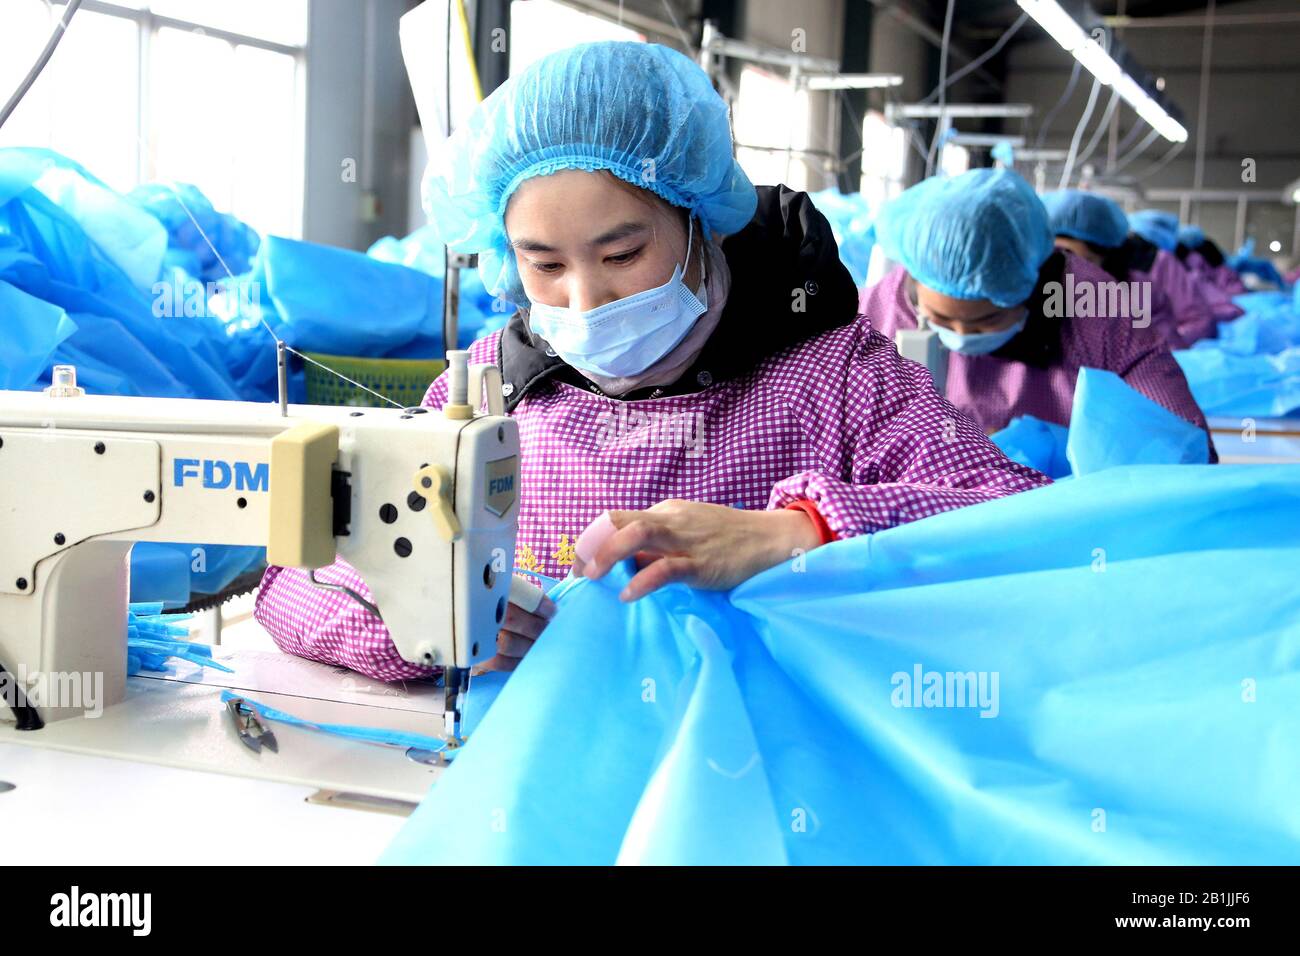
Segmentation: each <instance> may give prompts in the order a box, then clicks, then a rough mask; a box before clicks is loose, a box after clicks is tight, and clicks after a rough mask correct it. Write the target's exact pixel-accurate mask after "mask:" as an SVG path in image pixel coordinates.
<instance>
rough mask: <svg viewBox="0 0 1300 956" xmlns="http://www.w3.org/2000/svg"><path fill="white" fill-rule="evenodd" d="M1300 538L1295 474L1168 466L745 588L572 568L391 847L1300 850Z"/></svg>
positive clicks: (1209, 856) (414, 856)
mask: <svg viewBox="0 0 1300 956" xmlns="http://www.w3.org/2000/svg"><path fill="white" fill-rule="evenodd" d="M1298 557H1300V469H1297V468H1296V467H1294V466H1288V465H1277V466H1223V465H1218V466H1197V465H1145V466H1131V467H1117V468H1111V469H1107V470H1105V471H1101V472H1097V473H1093V474H1088V475H1083V476H1080V477H1077V478H1075V479H1074V480H1071V481H1069V482H1063V483H1060V484H1057V485H1053V486H1050V487H1047V488H1041V489H1037V490H1034V491H1031V492H1027V493H1024V494H1019V495H1014V496H1011V497H1008V498H1003V499H999V500H996V501H992V502H988V503H985V504H981V505H977V506H974V507H970V508H964V509H961V510H958V511H953V512H948V513H945V514H942V515H937V516H934V517H931V518H928V519H925V520H922V521H918V522H915V523H912V524H907V525H903V526H900V527H897V528H893V529H890V530H888V531H884V532H880V533H877V534H872V535H865V536H861V537H856V538H852V539H848V540H844V541H839V542H835V543H832V544H830V545H826V546H823V547H821V548H818V549H816V550H814V551H812V552H810V553H808V554H807V555H805V556H804V557H803V560H802V561H801V562H799V563H796V562H793V561H792V562H788V563H786V564H783V565H779V566H777V567H774V568H771V569H769V570H768V571H766V572H763V573H762V574H759V575H757V576H756V577H754V578H752V579H750V580H749V581H747V582H745V583H744V584H742V585H741V586H739V587H738V588H736V589H734V590H733V591H731V592H728V593H725V594H724V593H710V592H703V591H696V590H692V589H690V588H687V587H685V586H683V585H671V586H669V587H667V588H664V589H662V590H661V591H658V592H656V593H655V594H653V595H651V596H649V597H647V598H645V599H643V600H641V601H637V602H634V603H632V604H623V603H621V602H620V601H619V600H618V598H617V595H618V592H619V590H620V589H621V587H622V586H623V585H624V584H625V583H626V581H627V580H628V579H629V577H630V574H631V566H630V564H629V563H626V562H625V563H624V564H623V565H621V566H619V567H616V568H615V569H613V570H612V571H611V572H610V573H609V575H608V576H607V577H606V578H605V579H603V580H601V581H587V580H585V579H570V580H569V581H567V582H566V583H564V584H562V585H561V586H560V587H559V588H558V589H557V591H556V592H555V593H556V596H557V598H558V600H557V603H558V606H559V611H558V613H557V615H556V617H555V618H554V619H553V620H552V622H551V623H550V625H549V626H548V627H547V630H546V632H545V633H544V634H543V635H542V637H541V639H540V640H538V642H537V644H536V645H535V646H534V648H533V649H532V650H531V651H530V652H529V654H528V656H527V657H526V658H525V659H524V660H523V661H522V663H521V664H520V666H519V668H518V670H517V671H515V673H514V674H513V675H512V676H511V677H510V679H509V680H508V681H507V682H506V684H505V687H504V689H503V690H502V691H501V693H500V695H499V697H498V698H497V699H496V702H495V704H493V706H492V707H491V709H490V710H489V711H488V713H487V714H486V716H485V717H483V719H482V721H481V723H480V724H479V725H478V726H477V727H476V728H475V729H474V732H473V733H472V734H471V736H470V740H469V743H468V745H467V746H466V747H465V748H464V750H462V751H461V752H460V754H459V756H458V757H457V760H456V762H455V764H454V765H453V766H452V767H451V768H450V770H449V771H447V773H446V774H445V775H443V776H442V777H441V778H440V779H439V780H438V782H437V783H436V784H435V785H434V786H433V788H432V789H431V791H430V793H429V794H428V796H427V797H426V798H425V800H424V802H423V803H422V804H421V805H420V807H419V808H418V809H417V811H416V812H415V813H414V814H413V816H412V817H411V819H410V820H409V821H408V823H407V825H406V826H405V828H404V829H403V830H402V831H401V833H400V834H399V836H398V838H397V839H396V840H395V841H394V843H393V844H392V845H391V846H390V847H389V848H388V850H387V852H386V853H385V854H384V857H383V860H384V862H388V863H465V864H472V863H532V864H543V863H562V864H563V863H574V864H577V863H582V864H608V863H615V862H619V863H718V864H722V863H753V864H764V863H801V864H819V863H900V864H904V863H949V864H969V863H980V864H985V863H988V864H993V863H1012V864H1031V863H1047V864H1070V863H1118V864H1138V863H1141V864H1173V863H1195V864H1201V863H1220V864H1226V863H1297V862H1300V803H1298V802H1297V799H1296V796H1297V794H1300V708H1298V707H1296V700H1297V699H1300V588H1298V587H1297V586H1296V578H1295V568H1296V566H1297V558H1298ZM918 668H919V670H920V672H921V673H922V674H923V675H928V674H930V673H936V674H939V675H947V674H949V673H951V674H954V675H964V674H970V675H972V676H973V677H975V678H976V679H977V680H979V679H982V680H984V682H985V683H984V686H985V687H986V688H988V689H990V690H991V689H992V687H993V684H992V680H993V677H994V675H996V679H997V685H996V686H997V694H996V696H995V697H994V696H992V695H990V697H989V704H990V705H989V706H982V705H981V706H969V704H970V700H969V699H967V700H966V703H967V704H968V705H967V706H956V705H957V704H958V703H959V698H958V696H957V695H956V694H950V695H947V696H944V697H942V698H940V702H942V703H945V704H948V705H950V706H926V705H925V703H926V701H925V698H924V697H923V696H922V697H917V696H914V695H911V694H909V695H902V694H900V693H899V691H900V689H901V687H902V684H901V683H900V678H902V679H904V680H905V679H906V678H905V677H903V675H914V674H916V673H917V671H918ZM928 680H929V678H928V677H923V682H924V681H928ZM945 681H946V677H945ZM945 686H946V684H945ZM909 701H910V702H912V703H913V704H915V703H917V702H920V703H921V706H902V704H903V703H906V702H909ZM994 702H995V706H994V705H993V703H994ZM993 712H996V716H989V717H985V716H981V714H984V713H993Z"/></svg>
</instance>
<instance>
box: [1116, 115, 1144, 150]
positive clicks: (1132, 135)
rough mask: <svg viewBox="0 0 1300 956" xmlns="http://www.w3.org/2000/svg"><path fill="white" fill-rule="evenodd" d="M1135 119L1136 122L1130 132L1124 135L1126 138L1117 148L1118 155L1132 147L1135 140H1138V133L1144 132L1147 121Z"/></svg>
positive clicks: (1139, 118) (1140, 118) (1138, 117)
mask: <svg viewBox="0 0 1300 956" xmlns="http://www.w3.org/2000/svg"><path fill="white" fill-rule="evenodd" d="M1134 119H1135V120H1136V122H1135V123H1134V124H1133V125H1132V126H1130V127H1129V131H1128V132H1127V133H1125V134H1124V138H1123V139H1122V140H1120V141H1119V145H1118V146H1116V147H1115V152H1116V153H1117V154H1122V153H1123V152H1124V150H1126V149H1128V148H1129V147H1130V146H1132V145H1133V140H1135V139H1137V137H1138V133H1140V132H1142V127H1144V126H1146V125H1147V121H1146V120H1144V119H1143V118H1142V117H1140V116H1137V117H1134Z"/></svg>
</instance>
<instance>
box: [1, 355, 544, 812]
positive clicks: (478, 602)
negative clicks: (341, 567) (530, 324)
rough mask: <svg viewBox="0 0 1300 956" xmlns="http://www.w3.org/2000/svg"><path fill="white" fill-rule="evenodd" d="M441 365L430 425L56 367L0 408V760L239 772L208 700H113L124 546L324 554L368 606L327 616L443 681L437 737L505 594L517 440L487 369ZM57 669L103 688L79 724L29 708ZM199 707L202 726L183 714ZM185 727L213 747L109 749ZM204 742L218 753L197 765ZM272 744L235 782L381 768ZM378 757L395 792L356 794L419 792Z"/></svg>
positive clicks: (238, 759) (424, 416)
mask: <svg viewBox="0 0 1300 956" xmlns="http://www.w3.org/2000/svg"><path fill="white" fill-rule="evenodd" d="M448 358H449V363H450V364H449V377H450V386H451V391H450V396H451V398H450V401H449V402H448V404H447V405H446V406H445V407H444V408H443V409H440V410H439V409H425V408H418V409H416V408H412V409H405V410H403V409H397V408H391V409H387V408H366V409H357V408H346V407H318V406H284V405H282V406H281V407H280V408H277V407H276V406H275V405H272V404H254V403H238V402H216V401H189V400H170V399H145V398H124V397H114V396H95V395H87V394H84V393H82V390H81V389H79V388H77V387H76V384H75V372H74V371H73V370H71V369H68V368H65V367H61V368H59V369H57V370H56V375H55V379H54V384H53V385H52V386H51V387H50V388H49V389H47V390H46V392H45V393H40V392H7V391H0V667H3V671H0V678H3V681H4V683H5V689H6V691H7V694H6V695H5V696H2V697H0V701H3V704H4V705H5V706H0V744H5V743H8V742H21V743H30V744H33V745H36V746H48V747H52V748H54V749H56V750H65V751H66V750H73V751H77V752H80V753H89V754H107V755H110V756H116V757H123V756H129V757H131V758H134V759H141V760H145V761H148V762H155V763H163V764H171V765H173V766H184V767H189V768H199V769H207V770H213V769H215V770H217V771H218V772H230V773H234V774H243V773H245V772H246V770H247V767H253V764H252V763H248V758H250V757H252V755H245V754H243V753H241V752H240V750H241V749H242V748H240V745H239V743H238V741H237V739H236V738H235V736H234V734H233V733H232V732H230V731H229V729H228V728H227V727H226V726H224V724H223V721H224V717H223V715H222V714H221V710H222V708H220V707H214V706H213V702H212V700H211V699H210V698H211V697H212V695H213V686H208V687H199V686H198V685H195V684H178V685H176V687H175V689H171V688H168V689H167V690H166V691H165V692H164V691H162V690H159V689H158V686H157V685H159V682H157V681H153V682H148V681H146V682H142V683H136V682H137V680H138V679H137V678H132V679H131V680H132V682H133V684H132V687H133V688H134V689H133V690H132V692H131V693H128V690H127V687H128V682H127V677H126V618H127V602H128V595H129V591H130V582H129V567H130V562H129V556H130V550H131V547H132V545H133V544H134V543H135V542H137V541H164V542H202V543H205V544H232V545H265V546H266V547H267V560H268V562H269V563H271V564H277V565H283V566H288V567H297V568H304V569H307V570H308V571H309V573H311V574H312V576H313V578H315V577H316V574H315V571H316V570H318V569H321V568H324V567H327V566H328V565H330V564H331V563H333V561H334V560H335V557H336V556H338V557H342V558H344V559H345V560H346V561H348V562H349V563H350V564H351V565H352V566H353V567H355V568H356V569H357V570H358V572H359V573H360V574H361V576H362V577H363V578H364V580H365V582H366V584H367V586H368V587H369V589H370V591H371V593H372V596H373V600H372V601H367V600H365V598H364V597H363V596H362V595H360V594H356V593H354V592H349V595H350V597H349V598H348V599H349V600H355V601H358V602H359V603H361V604H364V605H366V606H368V607H369V608H370V609H371V610H373V611H374V613H376V614H378V615H379V616H380V617H382V619H383V621H384V623H385V625H386V626H387V628H388V631H389V633H390V634H391V635H392V639H393V642H394V644H395V646H396V648H397V650H398V652H399V653H400V654H401V656H402V657H403V658H404V659H405V660H408V661H411V662H413V663H417V664H423V665H440V666H443V667H444V668H447V669H448V670H447V674H448V676H447V679H446V681H445V686H446V689H447V690H446V695H447V700H446V702H445V704H444V710H445V714H446V717H445V725H444V726H445V729H447V730H451V731H453V732H454V725H455V718H456V695H457V692H458V691H459V690H460V689H461V688H462V687H463V686H464V676H465V675H466V674H467V673H468V671H467V669H468V668H469V667H470V666H471V665H472V664H474V663H476V662H478V661H481V660H486V659H488V658H490V657H491V656H492V655H493V654H494V653H495V644H496V632H497V630H498V629H499V626H500V623H501V621H502V619H503V617H504V614H505V609H506V604H507V601H508V599H509V595H510V593H511V585H512V581H514V576H513V574H512V569H513V564H514V547H515V534H516V525H517V515H518V506H517V500H518V489H519V467H518V464H519V439H518V431H517V428H516V425H515V422H514V421H513V420H512V419H510V418H509V417H507V416H506V415H504V414H503V411H502V408H501V382H500V373H499V372H498V371H497V370H496V369H495V368H494V367H492V366H474V367H473V368H470V367H468V364H467V362H468V352H453V353H450V354H449V356H448ZM485 385H486V386H487V388H486V391H487V395H488V411H487V413H486V414H485V413H483V412H481V411H479V410H478V404H479V402H478V398H479V397H480V396H482V395H483V391H484V386H485ZM470 395H473V396H474V397H475V401H474V404H473V405H471V404H470V401H469V396H470ZM320 578H321V581H320V586H322V587H326V588H331V587H332V588H333V589H334V590H346V589H340V588H338V587H337V586H334V585H331V584H330V583H329V582H330V581H331V580H334V579H332V578H331V577H330V575H329V574H328V573H325V574H322V575H320ZM290 660H291V661H292V662H293V663H294V664H300V665H302V666H304V667H307V666H310V667H314V668H320V667H321V666H322V665H309V664H308V662H302V661H298V660H297V659H290ZM69 674H102V675H103V676H102V680H103V693H102V704H103V706H104V710H103V716H101V717H99V719H97V720H90V719H87V717H86V715H85V714H84V713H83V710H82V709H79V708H78V707H77V706H75V705H72V706H69V705H68V702H67V701H64V700H57V699H54V697H53V695H51V694H50V693H49V691H50V677H51V675H69ZM40 681H44V682H45V683H44V684H43V685H39V682H40ZM358 681H359V682H362V683H364V678H360V677H359V675H358ZM146 685H147V686H146ZM233 686H236V687H238V686H240V685H238V684H236V685H233ZM245 686H246V685H245ZM38 689H39V690H44V692H45V693H44V697H45V698H47V699H41V697H42V694H41V693H39V692H37V691H38ZM15 690H17V691H19V693H17V694H16V695H15V694H14V693H13V691H15ZM34 692H35V693H34ZM160 694H163V696H162V697H159V695H160ZM199 695H202V696H203V699H202V703H201V704H199V703H197V702H196V703H194V707H201V708H203V709H202V710H201V711H199V710H192V709H187V708H189V704H188V703H186V702H187V701H190V700H191V698H194V700H195V701H197V700H198V696H199ZM373 696H374V695H372V697H373ZM307 697H308V695H304V699H307ZM127 698H130V700H129V701H128V702H127V703H125V704H124V703H123V702H124V700H127ZM149 701H152V703H149ZM308 702H310V701H309V700H308ZM10 705H12V706H10ZM304 706H305V704H304ZM133 708H134V711H133ZM151 708H152V709H151ZM133 712H136V713H135V715H134V716H132V713H133ZM209 712H210V714H209ZM200 713H201V714H202V720H203V722H204V724H205V726H208V727H209V730H208V731H206V732H207V733H209V734H210V735H213V734H220V735H221V737H222V740H221V741H220V742H218V743H214V742H213V740H212V739H205V740H204V741H203V742H202V743H201V744H196V742H195V740H194V739H192V738H191V739H189V740H188V743H187V744H186V746H185V748H184V749H183V751H176V752H172V751H170V750H169V749H168V748H169V747H171V744H170V743H169V742H167V740H165V739H164V735H165V733H166V731H165V730H161V729H160V730H159V731H158V733H159V740H160V742H159V743H158V746H157V747H156V748H155V751H156V752H144V749H143V748H144V745H143V744H141V748H142V749H141V751H140V752H135V750H131V752H130V753H127V752H125V750H130V749H131V748H130V747H127V746H126V745H125V744H123V743H122V741H123V740H126V739H130V738H132V737H133V736H134V737H139V736H141V735H148V734H152V733H154V732H155V727H156V725H158V724H159V722H165V721H166V720H168V719H170V718H169V716H168V715H175V716H176V725H175V726H174V727H172V728H171V732H172V734H173V735H177V734H179V735H181V736H182V737H183V736H184V735H185V734H186V733H189V731H190V730H192V729H193V726H194V721H195V716H196V714H200ZM408 716H409V715H408ZM421 716H422V717H424V718H425V720H422V721H421V722H420V724H419V729H420V730H423V731H424V732H426V733H427V730H426V729H425V724H426V723H427V718H428V715H427V714H424V715H421ZM311 719H326V718H317V717H312V718H311ZM6 723H7V726H6ZM399 723H400V721H399ZM113 726H117V727H118V729H117V730H116V731H115V732H114V733H115V736H112V735H110V731H109V729H108V728H111V727H113ZM65 727H66V730H65V729H64V728H65ZM277 729H278V728H277ZM406 729H415V728H414V727H411V726H410V722H409V721H408V722H407V728H406ZM110 736H111V739H110ZM43 740H44V741H46V742H42V741H43ZM227 741H230V742H232V744H233V749H232V750H231V751H230V753H228V754H226V753H224V750H225V747H226V742H227ZM214 747H218V748H220V749H222V750H223V754H222V756H221V758H220V760H216V761H215V762H214V761H212V760H209V759H207V754H208V752H210V751H212V750H213V749H214ZM294 749H296V750H298V751H299V752H298V753H296V754H290V755H289V756H288V757H287V759H284V760H281V761H279V762H278V763H277V762H272V761H270V760H264V761H262V764H263V767H264V768H266V770H265V772H261V771H258V770H256V768H254V769H253V770H252V771H251V773H250V775H253V776H262V777H264V778H269V779H275V780H280V781H285V782H288V781H293V782H297V783H305V784H310V785H316V786H322V785H325V784H333V785H335V786H340V787H341V786H345V785H346V784H347V782H348V781H347V780H342V782H339V780H337V779H336V778H342V777H347V776H348V774H349V773H350V772H351V770H350V768H352V767H354V766H358V767H359V766H368V765H367V764H366V761H367V760H369V759H378V758H374V757H372V754H371V752H372V751H374V750H376V749H379V750H380V753H381V754H385V755H386V752H385V751H383V749H382V748H373V747H372V748H369V749H368V750H367V748H365V747H364V746H360V749H358V747H357V746H351V747H350V748H349V747H346V746H343V745H341V744H338V743H336V742H334V741H324V742H321V743H319V744H318V743H316V742H315V741H314V740H313V742H312V744H311V752H310V753H306V752H304V751H306V750H307V749H308V748H306V747H305V746H299V747H297V748H294ZM196 754H197V755H198V756H195V755H196ZM322 755H324V756H322ZM265 756H269V755H265ZM278 756H279V757H282V758H283V757H285V754H283V753H281V754H279V755H278ZM400 756H401V755H400V752H399V754H398V757H399V758H400ZM323 761H324V762H323ZM358 761H359V763H358ZM400 762H403V763H406V764H409V768H408V769H402V768H401V767H396V768H394V769H393V773H394V774H395V775H396V777H401V778H402V780H401V781H399V782H396V783H393V784H392V785H391V786H389V785H388V783H387V782H386V781H385V782H383V783H381V782H379V777H378V776H376V775H375V774H374V773H372V774H371V777H370V778H368V779H372V780H373V781H374V786H373V788H372V789H371V792H372V793H375V794H378V795H384V794H388V795H389V796H392V797H395V798H402V799H410V796H411V794H412V793H415V792H422V790H421V788H424V789H427V786H428V782H429V776H428V770H429V768H427V767H422V768H420V767H417V765H416V764H413V763H410V762H409V761H400ZM227 763H229V764H230V767H229V769H228V768H227V766H226V764H227ZM218 764H219V766H218ZM245 764H247V767H245ZM327 765H328V766H327ZM386 766H388V765H386ZM337 768H344V769H342V770H339V772H338V773H335V770H336V769H337ZM371 769H372V771H373V769H374V768H371ZM414 773H419V774H420V776H419V777H415V776H413V774H414ZM396 777H395V778H394V779H396ZM0 789H2V788H0ZM4 809H5V807H4V806H0V811H2V810H4Z"/></svg>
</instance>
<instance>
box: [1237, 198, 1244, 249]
mask: <svg viewBox="0 0 1300 956" xmlns="http://www.w3.org/2000/svg"><path fill="white" fill-rule="evenodd" d="M1245 241H1246V194H1245V193H1242V194H1241V195H1240V196H1238V197H1237V246H1236V248H1238V249H1240V248H1241V244H1242V243H1243V242H1245Z"/></svg>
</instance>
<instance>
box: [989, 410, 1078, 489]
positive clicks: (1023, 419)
mask: <svg viewBox="0 0 1300 956" xmlns="http://www.w3.org/2000/svg"><path fill="white" fill-rule="evenodd" d="M1069 431H1070V430H1069V429H1068V428H1066V427H1065V426H1064V425H1058V424H1056V422H1045V421H1043V420H1042V419H1041V418H1035V417H1034V416H1033V415H1018V416H1016V417H1015V418H1013V419H1011V421H1010V422H1008V423H1007V427H1006V428H1004V429H1002V430H1001V431H999V432H994V433H993V434H992V435H990V436H989V439H990V440H991V441H992V442H993V443H994V444H995V445H997V446H998V447H999V448H1001V449H1002V454H1004V455H1006V456H1007V457H1008V458H1010V459H1011V460H1012V461H1014V462H1018V463H1020V464H1022V465H1027V466H1029V467H1030V468H1033V469H1034V470H1035V471H1041V472H1042V473H1043V474H1045V475H1046V476H1047V477H1049V478H1053V479H1059V478H1068V477H1069V476H1070V462H1069V459H1067V458H1066V457H1065V443H1066V441H1067V440H1068V438H1069Z"/></svg>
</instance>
